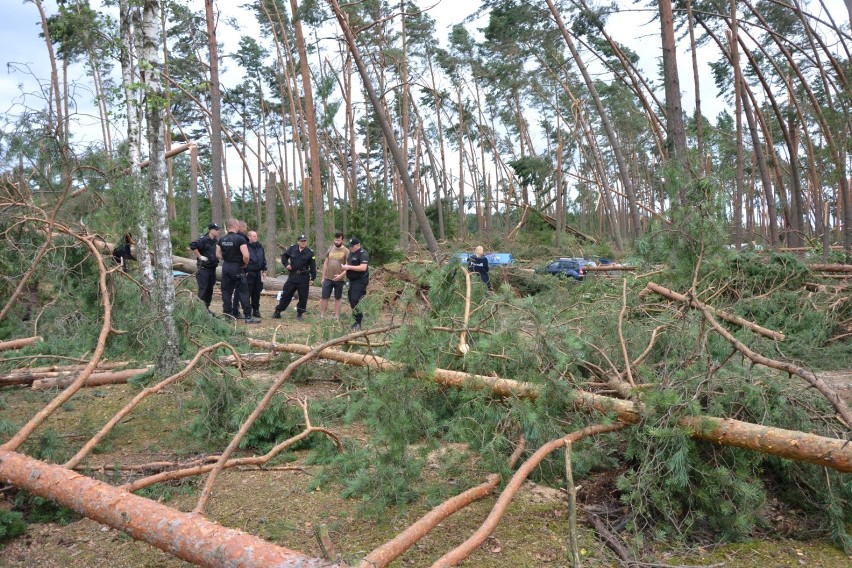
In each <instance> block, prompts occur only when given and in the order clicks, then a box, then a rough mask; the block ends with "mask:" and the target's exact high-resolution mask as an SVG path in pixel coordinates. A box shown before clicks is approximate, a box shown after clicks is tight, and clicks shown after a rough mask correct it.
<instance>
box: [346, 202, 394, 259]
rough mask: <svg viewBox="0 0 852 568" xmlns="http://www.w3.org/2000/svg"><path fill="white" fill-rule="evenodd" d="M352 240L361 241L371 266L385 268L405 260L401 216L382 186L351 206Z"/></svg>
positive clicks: (350, 227) (350, 232) (350, 225)
mask: <svg viewBox="0 0 852 568" xmlns="http://www.w3.org/2000/svg"><path fill="white" fill-rule="evenodd" d="M350 208H351V209H350V215H349V236H350V237H358V238H360V239H361V246H363V247H364V248H365V249H367V251H369V253H370V265H371V266H381V265H383V264H386V263H388V262H393V261H395V260H400V259H401V258H402V257H403V254H402V251H400V250H399V248H398V247H397V245H398V244H399V213H398V212H397V207H396V205H395V204H394V203H393V201H391V200H390V199H388V198H387V197H386V196H385V194H384V192H383V191H382V190H381V188H379V187H378V186H373V187H372V188H370V189H369V190H368V191H367V194H366V195H362V196H361V197H360V199H359V201H358V202H357V203H356V204H352V205H351V206H350Z"/></svg>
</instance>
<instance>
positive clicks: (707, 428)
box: [249, 339, 852, 473]
mask: <svg viewBox="0 0 852 568" xmlns="http://www.w3.org/2000/svg"><path fill="white" fill-rule="evenodd" d="M249 343H250V344H251V345H252V346H253V347H260V348H265V349H268V350H269V351H279V352H284V353H295V354H305V353H307V352H309V351H310V350H311V347H310V346H308V345H301V344H292V343H288V344H275V343H271V342H268V341H259V340H256V339H252V340H249ZM318 357H319V358H321V359H329V360H332V361H338V362H340V363H346V364H348V365H357V366H362V367H370V368H373V369H376V370H384V371H392V370H399V369H401V368H403V365H402V364H401V363H396V362H394V361H390V360H388V359H383V358H381V357H377V356H375V355H369V354H361V353H347V352H345V351H338V350H336V349H324V350H323V351H321V352H320V353H319V355H318ZM416 376H417V377H419V378H424V379H429V380H433V381H435V382H437V383H439V384H442V385H446V386H454V387H474V388H490V389H491V392H492V393H493V394H494V395H495V396H501V397H505V396H517V397H520V398H530V399H535V398H537V397H538V396H539V394H540V389H539V387H538V386H537V385H533V384H530V383H524V382H520V381H513V380H510V379H500V378H497V377H485V376H483V375H471V374H469V373H462V372H461V371H450V370H446V369H434V370H433V371H431V373H425V372H419V373H416ZM573 394H574V404H575V406H577V407H578V408H580V409H583V410H595V411H598V412H602V413H604V414H606V413H608V412H614V413H615V414H616V415H617V416H618V419H619V420H621V421H622V422H627V423H629V424H636V423H638V422H639V421H640V419H641V414H640V411H641V406H638V407H637V406H636V405H635V404H634V403H633V402H631V401H628V400H621V399H617V398H611V397H607V396H601V395H598V394H594V393H590V392H586V391H580V390H575V391H574V393H573ZM679 424H680V425H681V426H682V427H683V428H685V429H686V431H687V432H688V433H689V435H690V436H691V437H693V438H695V439H698V440H704V441H707V442H712V443H714V444H719V445H722V446H735V447H738V448H744V449H748V450H754V451H757V452H761V453H764V454H769V455H774V456H778V457H782V458H787V459H791V460H795V461H802V462H806V463H812V464H816V465H820V466H824V467H829V468H831V469H836V470H838V471H843V472H847V473H852V444H850V443H849V442H848V441H846V440H841V439H838V438H828V437H825V436H818V435H816V434H809V433H806V432H799V431H796V430H786V429H783V428H775V427H772V426H764V425H761V424H752V423H750V422H742V421H740V420H733V419H730V418H717V417H714V416H687V417H684V418H681V419H680V420H679Z"/></svg>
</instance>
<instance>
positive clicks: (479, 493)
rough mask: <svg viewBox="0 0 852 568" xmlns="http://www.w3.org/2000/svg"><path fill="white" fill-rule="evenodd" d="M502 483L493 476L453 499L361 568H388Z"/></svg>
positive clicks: (515, 457)
mask: <svg viewBox="0 0 852 568" xmlns="http://www.w3.org/2000/svg"><path fill="white" fill-rule="evenodd" d="M525 447H526V443H525V440H524V439H523V438H521V441H520V443H519V444H518V447H517V448H515V451H514V452H512V456H511V457H510V458H509V467H510V468H513V467H515V463H516V462H517V461H518V459H520V457H521V454H522V453H523V451H524V448H525ZM499 483H500V476H499V475H498V474H496V473H492V474H491V475H489V476H488V478H487V479H486V480H485V482H484V483H481V484H479V485H477V486H476V487H471V488H470V489H468V490H467V491H465V492H463V493H460V494H458V495H456V496H455V497H451V498H449V499H447V500H446V501H444V502H443V503H441V504H440V505H438V506H437V507H434V508H433V509H432V510H431V511H429V512H428V513H426V514H425V515H423V516H422V517H420V518H419V519H418V520H417V521H416V522H415V523H413V524H411V525H409V526H408V528H407V529H405V530H404V531H402V532H401V533H399V534H398V535H396V536H395V537H394V538H393V539H391V540H389V541H388V542H386V543H385V544H383V545H381V546H379V547H378V548H376V549H374V550H373V551H372V552H370V554H368V555H367V556H365V557H364V560H363V561H362V562H361V564H360V566H359V568H384V567H385V566H387V565H388V564H390V563H391V562H393V560H395V559H396V558H397V557H399V556H400V555H401V554H402V553H404V552H405V551H406V550H408V549H409V548H411V547H412V546H414V545H415V544H416V543H417V542H418V541H419V540H420V539H421V538H423V537H424V536H426V535H427V534H428V533H429V531H431V530H432V529H434V528H435V527H436V526H438V525H439V524H440V523H441V522H442V521H443V520H444V519H446V518H447V517H449V516H450V515H453V514H455V513H457V512H458V511H460V510H462V509H464V508H465V507H467V506H468V505H470V504H471V503H474V502H476V501H479V500H480V499H483V498H485V497H487V496H488V495H490V494H491V492H492V491H494V489H495V488H496V487H497V485H498V484H499Z"/></svg>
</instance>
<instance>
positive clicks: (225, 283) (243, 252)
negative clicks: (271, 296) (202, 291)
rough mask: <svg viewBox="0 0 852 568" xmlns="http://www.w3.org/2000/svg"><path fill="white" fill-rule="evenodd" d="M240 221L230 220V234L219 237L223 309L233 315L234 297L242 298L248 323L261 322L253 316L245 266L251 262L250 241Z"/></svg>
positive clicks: (227, 313)
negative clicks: (245, 235)
mask: <svg viewBox="0 0 852 568" xmlns="http://www.w3.org/2000/svg"><path fill="white" fill-rule="evenodd" d="M239 230H240V222H239V221H237V220H236V219H229V220H228V234H227V235H225V236H224V237H222V238H221V239H219V246H218V248H217V249H216V255H217V256H218V257H219V258H220V259H222V261H223V262H222V311H223V312H224V313H225V315H233V313H234V311H235V310H238V309H239V308H237V307H236V306H232V299H233V298H234V294H235V292H236V297H238V298H239V299H240V304H242V306H243V313H244V314H245V316H246V323H259V322H258V320H256V319H254V318H253V317H251V307H250V306H249V295H248V287H247V286H246V273H245V270H244V268H245V267H246V266H247V265H248V263H249V249H248V241H247V240H246V239H245V237H243V236H242V235H240V234H239Z"/></svg>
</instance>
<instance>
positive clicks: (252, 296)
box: [246, 270, 263, 317]
mask: <svg viewBox="0 0 852 568" xmlns="http://www.w3.org/2000/svg"><path fill="white" fill-rule="evenodd" d="M246 287H247V288H248V295H249V304H251V309H252V313H251V314H249V313H248V312H246V315H253V316H255V317H258V316H259V315H260V293H261V292H262V291H263V280H262V279H261V278H260V270H247V271H246Z"/></svg>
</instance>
